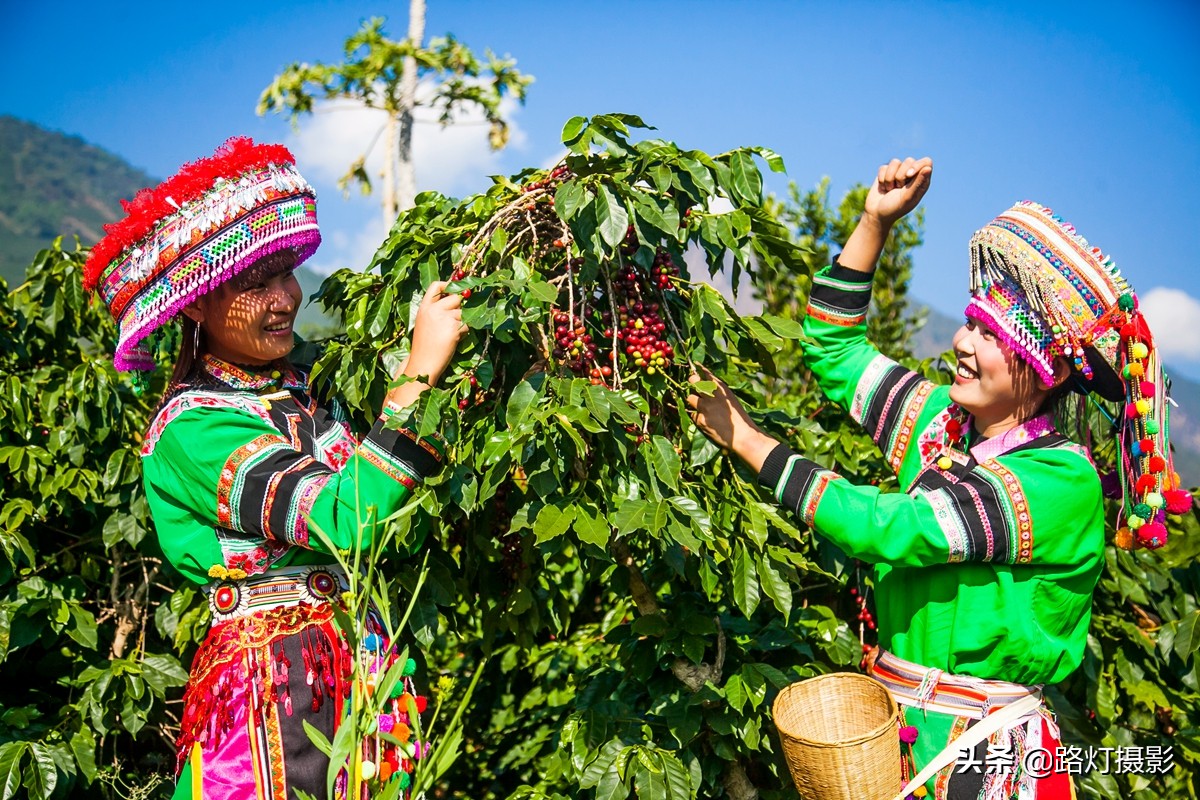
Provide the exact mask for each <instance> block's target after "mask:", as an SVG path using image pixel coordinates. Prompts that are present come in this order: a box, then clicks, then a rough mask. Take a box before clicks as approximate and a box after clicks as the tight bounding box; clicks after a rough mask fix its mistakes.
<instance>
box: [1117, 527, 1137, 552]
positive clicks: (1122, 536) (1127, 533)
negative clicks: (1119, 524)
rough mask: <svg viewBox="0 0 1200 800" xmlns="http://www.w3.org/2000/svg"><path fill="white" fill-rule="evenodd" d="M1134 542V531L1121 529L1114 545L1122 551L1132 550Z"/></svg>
mask: <svg viewBox="0 0 1200 800" xmlns="http://www.w3.org/2000/svg"><path fill="white" fill-rule="evenodd" d="M1133 542H1134V539H1133V531H1131V530H1129V528H1119V529H1118V530H1117V536H1116V538H1115V539H1113V544H1115V545H1116V546H1117V547H1119V548H1121V549H1122V550H1132V549H1133Z"/></svg>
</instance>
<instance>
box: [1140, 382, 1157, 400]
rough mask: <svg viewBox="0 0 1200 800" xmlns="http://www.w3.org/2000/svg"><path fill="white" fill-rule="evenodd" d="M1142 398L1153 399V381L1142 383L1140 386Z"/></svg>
mask: <svg viewBox="0 0 1200 800" xmlns="http://www.w3.org/2000/svg"><path fill="white" fill-rule="evenodd" d="M1138 388H1139V389H1141V390H1142V397H1154V381H1142V384H1141V386H1139V387H1138Z"/></svg>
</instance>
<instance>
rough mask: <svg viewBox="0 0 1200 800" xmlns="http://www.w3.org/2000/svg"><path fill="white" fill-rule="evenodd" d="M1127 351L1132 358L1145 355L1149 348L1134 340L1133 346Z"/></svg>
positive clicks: (1148, 352)
mask: <svg viewBox="0 0 1200 800" xmlns="http://www.w3.org/2000/svg"><path fill="white" fill-rule="evenodd" d="M1129 353H1130V355H1132V356H1133V357H1134V358H1145V357H1146V356H1148V355H1150V348H1148V347H1146V345H1144V344H1143V343H1142V342H1136V343H1135V344H1134V345H1133V347H1131V348H1130V349H1129Z"/></svg>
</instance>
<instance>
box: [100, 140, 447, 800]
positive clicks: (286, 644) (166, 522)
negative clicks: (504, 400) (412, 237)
mask: <svg viewBox="0 0 1200 800" xmlns="http://www.w3.org/2000/svg"><path fill="white" fill-rule="evenodd" d="M126 214H127V215H126V217H125V218H124V219H122V220H121V221H120V222H118V223H115V224H114V225H111V226H108V227H107V231H108V235H107V236H106V237H105V239H103V240H102V241H101V242H100V243H98V244H97V245H96V247H95V248H94V249H93V252H92V255H91V257H90V259H89V262H88V264H87V267H86V269H85V282H86V286H87V288H89V289H93V290H95V291H97V292H98V293H99V294H100V295H101V297H102V298H103V299H104V301H105V303H106V304H108V306H109V308H110V310H111V312H112V314H113V317H114V318H115V319H116V321H117V323H118V327H119V341H118V344H117V350H116V356H115V359H114V361H115V363H116V366H117V368H118V369H123V370H129V369H133V370H145V369H152V368H153V366H154V363H153V360H152V358H151V353H150V351H149V349H148V347H147V345H146V337H147V336H149V335H150V334H151V333H152V332H153V331H154V330H155V329H157V328H158V327H159V326H161V325H163V324H165V323H166V322H168V321H170V320H172V319H174V318H176V317H180V318H181V320H182V328H183V337H182V342H183V344H182V347H181V351H180V355H179V359H178V361H177V363H176V365H175V372H174V376H173V378H172V380H171V383H170V386H169V388H168V390H167V393H166V396H165V397H164V398H163V402H162V404H161V406H160V408H159V410H158V412H157V414H156V415H155V417H154V419H153V421H152V422H151V424H150V428H149V431H148V432H147V435H146V437H145V440H144V441H143V443H142V459H143V468H144V476H145V485H146V494H147V497H148V499H149V503H150V509H151V513H152V515H153V519H154V525H155V529H156V531H157V534H158V538H159V542H160V543H161V545H162V549H163V552H164V553H165V555H166V556H167V559H168V560H169V561H170V562H171V564H172V565H173V566H174V567H175V568H176V569H177V570H178V571H179V572H180V573H181V574H182V575H183V576H184V577H185V578H186V579H188V580H190V581H192V582H194V583H196V584H198V585H200V586H202V587H203V589H204V591H205V592H206V594H207V595H208V604H209V608H210V610H211V612H212V626H211V629H210V631H209V633H208V636H207V638H206V639H205V640H204V642H203V643H202V644H201V646H200V649H199V651H198V652H197V654H196V657H195V661H194V662H193V665H192V670H191V674H190V678H189V683H188V687H187V691H186V694H185V696H184V707H183V713H182V718H181V729H180V736H179V741H178V759H179V770H180V771H181V773H182V774H181V778H180V780H179V783H178V787H177V790H176V795H175V796H176V797H181V798H184V797H192V798H197V800H198V799H199V798H201V797H203V798H206V800H235V799H239V800H240V799H241V798H245V799H246V800H263V798H270V800H289V799H290V798H294V797H295V796H296V794H295V792H296V790H303V791H306V792H308V793H309V794H311V795H313V796H317V797H325V794H326V792H325V775H326V771H327V767H328V765H329V759H328V758H327V757H326V756H324V755H322V754H321V752H320V751H319V750H318V749H317V748H316V747H315V746H314V745H313V744H312V743H311V741H310V739H309V737H308V734H307V733H306V731H305V727H304V726H305V724H306V723H308V724H311V725H313V726H315V727H316V728H317V729H318V730H320V731H321V732H322V733H323V734H324V735H325V736H326V737H328V738H329V739H331V740H332V739H333V734H334V731H335V728H336V726H337V724H338V722H339V720H341V719H342V716H343V706H344V703H345V702H346V700H347V699H348V697H349V696H350V692H351V683H352V674H351V670H352V666H353V661H354V656H355V654H353V653H351V652H350V650H349V648H348V646H347V643H346V640H345V638H344V637H342V636H341V635H340V633H339V631H338V630H337V628H336V626H335V625H334V621H333V609H334V605H335V604H336V603H338V602H340V599H341V595H342V592H343V591H345V590H346V588H347V579H346V575H345V574H344V573H342V572H341V570H340V569H339V568H338V567H337V566H336V561H335V559H334V558H333V554H332V553H331V552H330V549H329V546H328V545H327V544H325V543H324V542H323V541H322V540H321V539H320V538H319V537H318V536H316V535H315V534H314V533H313V532H312V529H314V528H315V529H319V530H320V531H322V532H323V533H324V534H325V535H326V536H327V537H328V538H329V539H330V540H331V541H332V544H333V547H335V548H337V549H339V550H347V549H355V548H366V547H369V546H370V543H371V534H372V531H373V529H374V525H375V523H376V522H377V521H380V520H383V519H386V518H387V517H389V516H390V515H392V514H393V513H394V512H395V511H397V510H398V509H399V508H400V507H401V506H402V505H403V504H404V502H405V501H406V500H407V498H408V497H409V496H410V495H411V493H412V491H413V489H414V488H415V487H416V486H417V484H418V483H419V482H420V481H421V479H422V478H424V477H426V476H428V475H430V474H432V473H433V472H434V471H435V470H437V469H438V468H439V467H440V465H441V462H442V460H443V458H444V449H443V447H442V443H441V441H440V440H439V439H438V438H437V437H436V436H434V437H429V438H425V439H420V438H418V437H417V436H416V434H415V433H414V432H413V431H410V430H406V429H404V428H401V427H399V426H397V425H395V424H389V420H390V419H391V418H392V416H393V415H395V414H396V413H397V412H398V411H399V410H400V409H402V408H404V407H405V406H407V405H409V404H411V403H412V402H414V401H415V400H416V399H417V397H418V396H419V395H420V393H421V392H422V391H423V390H425V389H426V388H428V386H429V385H431V384H434V383H436V382H437V380H438V378H439V377H440V375H441V374H442V372H443V370H444V369H445V368H446V366H447V364H448V363H449V360H450V358H451V356H452V355H453V353H454V350H455V347H456V346H457V343H458V341H459V339H460V338H461V336H462V334H463V332H464V331H465V327H464V326H463V325H462V322H461V313H460V311H459V306H460V303H461V297H460V296H459V295H456V294H444V293H443V289H444V288H445V284H442V283H438V284H434V285H433V286H431V287H430V289H429V292H428V293H427V294H426V296H425V298H424V300H423V302H422V303H421V305H420V307H419V310H418V311H417V314H416V319H415V325H414V330H413V335H412V343H411V345H412V346H411V348H410V356H409V358H408V360H407V362H406V363H405V364H404V366H403V367H402V368H401V370H400V373H401V374H403V375H405V376H408V377H409V378H410V379H411V380H408V381H406V382H403V383H400V384H399V385H398V386H397V387H396V388H393V389H392V390H391V391H390V392H389V393H388V395H387V397H386V402H385V405H384V409H383V413H382V414H381V416H380V417H379V419H377V420H376V421H375V423H374V425H373V426H372V427H371V428H370V430H369V431H367V432H366V434H365V435H363V436H356V435H354V434H353V433H352V432H351V429H350V427H349V426H348V424H347V422H346V418H345V415H344V414H343V413H342V412H341V410H340V408H339V407H338V406H337V404H336V403H331V404H322V403H319V402H317V401H316V400H315V399H314V398H313V396H312V395H311V394H310V392H309V387H308V382H307V377H306V376H305V375H304V374H303V373H302V372H300V371H299V370H297V369H295V368H293V367H292V366H291V364H289V363H288V360H287V356H288V353H289V352H290V350H291V349H292V346H293V336H292V326H293V324H294V322H295V319H296V313H297V311H298V309H299V306H300V301H301V292H300V287H299V284H298V283H297V281H296V278H295V276H294V275H293V270H294V269H295V267H296V266H297V265H299V264H300V263H302V262H303V261H304V260H305V259H306V258H308V256H310V255H311V254H312V253H313V251H314V250H315V249H316V247H317V245H318V244H319V243H320V233H319V232H318V229H317V224H316V197H315V194H314V192H313V190H312V188H311V187H310V186H309V185H308V183H307V182H306V181H305V180H304V178H303V177H301V176H300V174H299V173H298V172H297V171H296V169H295V166H294V163H293V158H292V155H291V153H289V152H288V151H287V150H286V149H285V148H283V147H282V146H279V145H261V144H254V143H253V142H251V141H250V140H249V139H244V138H235V139H230V140H229V141H228V142H226V143H225V144H224V145H223V146H222V147H221V148H220V149H219V150H218V151H217V152H216V153H215V154H214V155H213V156H211V157H209V158H205V159H201V160H200V161H197V162H195V163H192V164H188V165H186V166H185V167H183V168H182V169H181V170H180V172H179V173H178V174H176V175H175V176H173V177H172V178H170V179H168V180H167V181H164V182H163V183H162V184H161V185H160V186H158V187H156V188H154V189H146V190H143V191H142V192H140V193H139V194H138V195H137V197H135V198H134V200H133V201H132V203H129V204H127V205H126ZM369 627H370V630H367V631H362V632H361V637H360V638H361V641H362V647H363V648H364V650H363V652H362V653H361V654H359V655H360V657H362V658H365V659H367V662H368V663H369V664H371V665H372V666H373V668H374V669H375V670H376V671H382V670H386V669H387V668H388V666H389V665H390V664H391V663H392V662H394V661H395V659H396V654H395V653H394V652H393V650H392V648H391V646H390V643H389V642H387V641H386V639H385V637H384V631H383V629H382V627H381V626H380V625H379V624H378V621H377V620H372V621H370V622H369ZM409 672H410V670H408V669H407V667H406V668H405V674H406V675H407V674H409ZM404 685H405V687H406V688H407V690H408V691H409V692H410V693H411V692H412V683H411V680H408V679H406V681H405V684H404ZM401 700H403V701H404V702H401ZM416 708H417V710H418V711H420V710H423V701H422V700H421V699H417V701H416ZM408 710H409V704H408V698H407V697H402V698H396V699H393V700H392V701H390V708H389V710H388V712H387V713H385V714H383V715H381V716H380V718H379V720H378V723H379V729H380V730H382V731H384V732H385V733H390V734H391V735H392V736H393V737H395V738H396V739H398V740H399V741H400V742H401V746H395V745H394V744H388V743H387V742H386V741H383V742H380V741H375V742H373V743H366V744H364V745H363V747H364V752H363V753H362V754H361V756H360V758H361V759H362V768H361V774H362V775H363V777H366V778H370V777H373V776H374V775H378V777H379V778H380V779H382V780H388V779H391V778H393V776H394V779H395V780H398V781H400V783H401V784H402V786H404V787H406V785H407V783H408V780H409V774H408V773H409V772H411V770H412V761H413V760H414V759H415V758H417V757H419V755H420V752H419V750H420V747H421V745H420V743H418V742H414V741H411V729H410V728H409V723H410V720H409V719H408V717H407V714H408ZM376 738H377V737H376ZM368 773H370V774H368ZM343 777H344V773H343ZM339 791H340V792H341V793H342V795H343V796H344V793H345V792H346V789H345V781H344V780H343V781H341V782H339Z"/></svg>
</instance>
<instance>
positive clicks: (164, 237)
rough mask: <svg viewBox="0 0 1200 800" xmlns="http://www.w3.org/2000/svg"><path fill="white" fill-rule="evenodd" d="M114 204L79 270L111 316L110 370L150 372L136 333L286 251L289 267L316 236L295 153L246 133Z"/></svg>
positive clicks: (313, 205)
mask: <svg viewBox="0 0 1200 800" xmlns="http://www.w3.org/2000/svg"><path fill="white" fill-rule="evenodd" d="M122 206H123V207H124V209H125V218H124V219H122V220H120V221H118V222H115V223H113V224H111V225H105V226H104V230H105V232H106V234H107V235H106V236H105V237H104V238H103V239H101V240H100V242H99V243H98V244H97V245H96V246H95V247H93V248H92V252H91V255H90V256H89V257H88V260H87V263H86V264H85V265H84V272H83V281H84V284H83V285H84V288H85V289H86V290H88V291H97V290H98V291H99V293H100V297H101V299H103V300H104V303H105V305H107V306H108V308H109V311H110V312H111V313H112V315H113V319H114V320H116V322H117V328H118V331H119V338H118V341H117V349H116V353H115V355H114V356H113V363H114V364H115V365H116V367H117V369H118V370H151V369H154V359H153V357H152V355H151V352H150V349H149V348H148V347H147V345H146V342H145V341H144V340H145V339H146V337H147V336H149V335H150V334H151V333H152V332H153V331H154V330H155V329H157V328H158V327H159V326H160V325H163V324H164V323H166V322H168V321H169V320H171V319H172V318H173V317H174V316H175V315H176V314H178V313H179V311H180V310H181V309H182V308H183V307H184V306H186V305H187V304H188V303H190V302H192V301H193V300H195V299H196V298H197V297H200V296H201V295H203V294H205V293H206V292H208V291H210V290H212V289H214V288H216V287H217V286H219V285H220V284H222V283H224V282H225V281H227V280H229V279H230V278H232V277H234V276H235V275H237V274H239V273H241V272H242V271H244V270H245V269H246V268H247V267H249V266H251V265H252V264H254V263H255V262H257V261H259V260H260V259H262V258H265V257H266V256H269V255H272V254H274V253H278V252H280V251H282V250H284V249H285V248H291V249H292V250H293V251H294V252H295V255H296V260H295V263H296V264H297V265H298V264H300V263H301V262H303V261H304V260H305V259H307V258H308V257H309V256H310V255H312V254H313V252H314V251H315V250H316V249H317V245H319V244H320V243H321V234H320V233H319V232H318V231H317V198H316V193H315V192H314V191H313V189H312V187H311V186H309V185H308V182H307V181H305V180H304V178H303V177H301V175H300V173H298V172H297V171H296V167H295V158H294V157H293V156H292V154H291V153H290V152H288V149H287V148H286V147H284V146H283V145H278V144H255V143H254V142H253V141H252V140H251V139H249V138H247V137H234V138H231V139H229V140H228V141H226V142H225V143H224V144H223V145H221V146H220V147H219V148H218V149H217V151H216V153H214V154H213V155H212V156H210V157H208V158H202V159H200V160H199V161H195V162H192V163H190V164H185V165H184V166H183V167H182V168H180V170H179V172H177V173H176V174H175V175H174V176H172V177H170V178H168V179H167V180H165V181H163V182H162V183H161V184H159V185H158V186H156V187H155V188H153V189H143V190H141V191H140V192H138V193H137V195H136V196H135V197H134V198H133V200H132V201H131V202H125V201H122Z"/></svg>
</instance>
